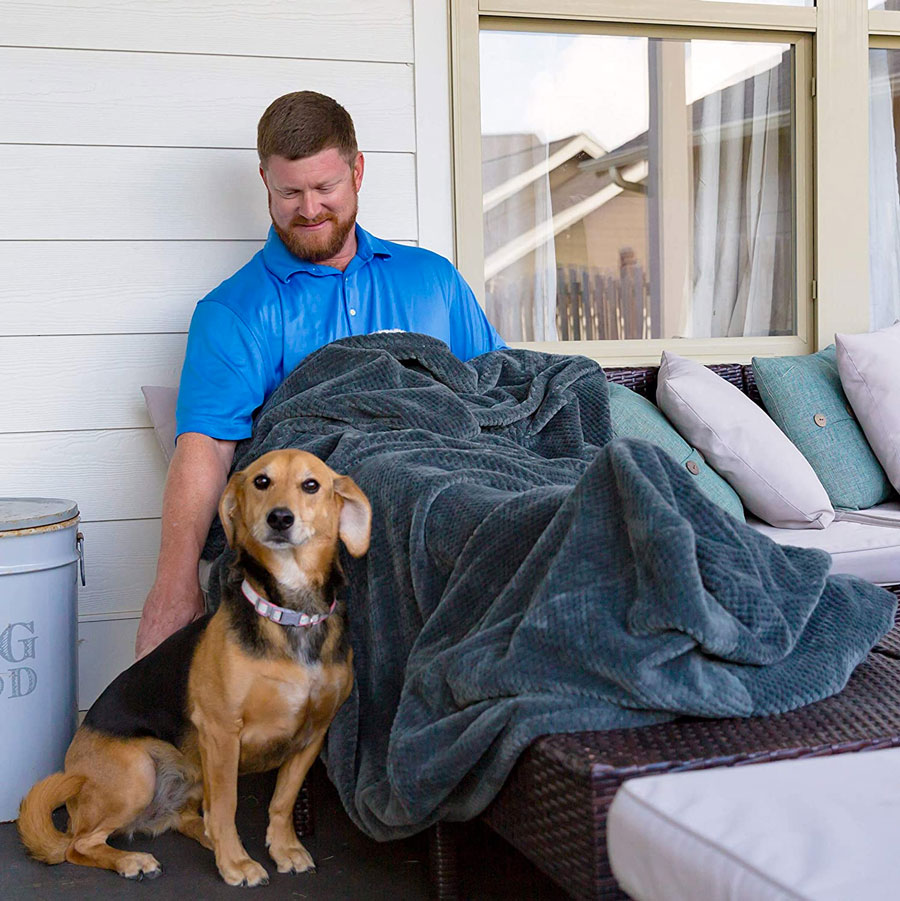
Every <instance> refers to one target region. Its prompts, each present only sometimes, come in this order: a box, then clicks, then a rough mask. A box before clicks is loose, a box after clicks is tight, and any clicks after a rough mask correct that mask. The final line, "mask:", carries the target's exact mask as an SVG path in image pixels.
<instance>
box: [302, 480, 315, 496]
mask: <svg viewBox="0 0 900 901" xmlns="http://www.w3.org/2000/svg"><path fill="white" fill-rule="evenodd" d="M300 487H301V488H302V489H303V490H304V491H305V492H306V493H307V494H315V493H316V492H317V491H318V490H319V483H318V482H317V481H316V480H315V479H307V480H306V481H305V482H303V483H302V484H301V485H300Z"/></svg>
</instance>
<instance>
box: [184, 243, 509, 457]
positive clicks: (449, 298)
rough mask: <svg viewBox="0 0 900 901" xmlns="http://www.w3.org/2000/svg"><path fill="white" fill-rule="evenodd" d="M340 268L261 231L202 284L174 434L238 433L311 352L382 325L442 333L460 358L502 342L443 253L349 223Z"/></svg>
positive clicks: (234, 436) (230, 436)
mask: <svg viewBox="0 0 900 901" xmlns="http://www.w3.org/2000/svg"><path fill="white" fill-rule="evenodd" d="M356 241H357V245H358V247H357V251H356V256H354V257H353V259H352V260H351V261H350V264H349V265H348V266H347V268H346V269H345V270H344V271H343V272H341V271H340V270H338V269H334V268H333V267H331V266H322V265H321V264H319V263H309V262H306V261H304V260H301V259H299V258H298V257H295V256H294V255H293V254H292V253H291V252H290V251H289V250H288V249H287V247H285V246H284V243H283V242H282V241H281V239H280V238H279V237H278V235H277V234H276V233H275V230H274V229H272V228H270V229H269V237H268V240H267V241H266V244H265V247H263V249H262V250H261V251H259V253H257V254H256V255H255V256H254V257H253V259H251V260H250V262H249V263H247V265H246V266H244V267H243V268H241V269H239V270H238V271H237V272H236V273H235V274H234V275H233V276H232V277H231V278H229V279H227V280H226V281H224V282H222V284H221V285H219V287H218V288H216V289H215V290H214V291H212V292H210V293H209V294H208V295H207V296H206V297H204V298H203V300H201V301H200V303H198V304H197V308H196V310H195V311H194V316H193V318H192V319H191V328H190V332H189V333H188V342H187V351H186V353H185V359H184V367H183V368H182V370H181V386H180V388H179V390H178V408H177V411H176V434H177V435H181V434H182V433H183V432H200V433H202V434H204V435H209V436H210V437H211V438H219V439H223V440H231V441H238V440H240V439H241V438H246V437H248V436H249V435H250V430H251V424H252V417H253V414H254V412H255V411H256V410H257V409H258V408H259V407H261V406H262V404H263V402H264V401H265V399H266V398H267V397H268V396H269V395H270V394H271V393H272V391H274V390H275V388H277V387H278V385H279V384H281V382H282V381H283V380H284V378H285V376H287V375H288V374H289V373H290V372H291V370H292V369H293V368H294V367H295V366H296V365H297V364H298V363H299V362H300V361H301V360H302V359H303V358H304V357H305V356H307V354H309V353H311V352H312V351H314V350H316V349H318V348H320V347H323V346H324V345H325V344H328V343H329V342H331V341H335V340H336V339H338V338H346V337H348V336H350V335H365V334H368V333H370V332H377V331H381V330H383V329H402V330H403V331H408V332H421V333H423V334H426V335H432V336H433V337H435V338H440V340H442V341H445V342H446V343H447V344H448V345H449V346H450V349H451V350H452V351H453V353H455V354H456V355H457V356H458V357H460V359H463V360H469V359H471V358H472V357H475V356H478V354H482V353H486V352H487V351H489V350H495V349H497V348H500V347H505V346H506V345H505V344H504V342H503V340H502V339H501V338H500V336H499V335H498V334H497V333H496V332H495V331H494V329H493V327H492V326H491V324H490V323H489V322H488V320H487V317H486V316H485V315H484V311H483V310H482V309H481V307H480V306H479V305H478V301H477V300H476V299H475V296H474V295H473V294H472V291H471V289H470V288H469V286H468V285H467V284H466V283H465V281H464V280H463V277H462V276H461V275H460V274H459V272H457V270H456V269H455V267H454V266H453V264H452V263H450V261H449V260H446V259H444V257H442V256H439V255H438V254H436V253H432V252H431V251H428V250H424V249H423V248H419V247H407V246H405V245H403V244H395V243H393V242H391V241H380V240H379V239H378V238H375V237H373V236H372V235H370V234H369V233H368V232H367V231H365V229H362V228H360V226H359V225H357V226H356Z"/></svg>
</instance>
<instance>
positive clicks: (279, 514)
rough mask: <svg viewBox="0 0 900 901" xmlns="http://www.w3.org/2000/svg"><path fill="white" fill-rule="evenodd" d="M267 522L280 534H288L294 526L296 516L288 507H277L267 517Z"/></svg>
mask: <svg viewBox="0 0 900 901" xmlns="http://www.w3.org/2000/svg"><path fill="white" fill-rule="evenodd" d="M266 522H267V523H268V524H269V525H270V526H271V527H272V528H273V529H275V530H277V531H278V532H286V531H287V530H288V529H289V528H290V527H291V526H292V525H293V524H294V514H293V513H291V511H290V510H288V508H287V507H276V508H275V509H274V510H272V511H271V512H270V513H269V515H268V516H267V517H266Z"/></svg>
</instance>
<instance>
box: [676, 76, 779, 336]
mask: <svg viewBox="0 0 900 901" xmlns="http://www.w3.org/2000/svg"><path fill="white" fill-rule="evenodd" d="M785 72H786V73H788V74H789V72H790V62H789V59H788V60H787V61H786V62H782V64H781V65H779V66H775V67H773V68H771V69H768V70H765V71H763V72H761V73H759V74H757V75H754V76H752V77H750V78H748V79H747V80H745V81H742V82H739V83H737V84H735V85H732V86H730V87H727V88H724V89H723V90H721V91H717V92H715V93H712V94H709V95H708V96H706V97H703V98H701V99H699V100H697V101H696V102H695V103H694V104H693V122H694V128H695V131H696V138H695V140H696V154H695V157H694V165H695V176H694V179H695V192H694V202H695V208H694V284H693V294H692V302H691V306H690V311H689V314H688V317H687V318H688V324H687V334H686V335H685V337H691V338H718V337H735V336H742V335H769V334H778V333H783V332H785V331H790V330H792V329H793V307H794V302H793V275H792V273H793V246H792V237H791V236H792V233H793V224H792V221H791V220H792V214H791V197H790V187H791V185H790V157H789V152H790V151H789V149H788V148H789V146H790V145H789V143H786V142H785V141H784V140H783V135H784V133H785V132H786V131H788V129H786V128H785V127H784V123H785V122H786V121H789V113H790V110H789V100H788V99H786V98H785V94H786V91H785V85H784V84H783V79H784V76H785ZM788 96H789V95H788ZM784 107H787V108H786V109H785V108H784ZM785 117H788V118H787V119H786V118H785Z"/></svg>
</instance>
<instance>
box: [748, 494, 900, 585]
mask: <svg viewBox="0 0 900 901" xmlns="http://www.w3.org/2000/svg"><path fill="white" fill-rule="evenodd" d="M847 516H848V517H849V516H852V520H850V519H839V520H836V521H835V522H833V523H832V524H831V525H830V526H829V527H828V528H827V529H822V530H815V531H814V530H811V529H806V530H804V531H802V532H801V531H798V530H797V529H777V528H775V527H774V526H770V525H768V524H767V523H764V522H761V521H760V520H758V519H756V518H755V517H752V516H749V517H747V525H749V526H752V527H753V528H754V529H757V530H758V531H760V532H762V533H763V534H764V535H768V536H769V538H771V539H772V540H773V541H777V542H778V543H779V544H792V545H794V546H796V547H816V548H819V549H820V550H823V551H828V553H829V554H831V572H832V573H835V574H837V573H847V574H849V575H853V576H860V577H861V578H863V579H868V580H869V581H870V582H875V583H876V584H877V585H898V584H900V501H898V500H893V501H888V502H887V503H885V504H879V505H878V506H877V507H872V508H871V509H869V510H860V511H858V512H857V513H853V514H847Z"/></svg>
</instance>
